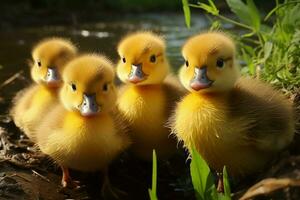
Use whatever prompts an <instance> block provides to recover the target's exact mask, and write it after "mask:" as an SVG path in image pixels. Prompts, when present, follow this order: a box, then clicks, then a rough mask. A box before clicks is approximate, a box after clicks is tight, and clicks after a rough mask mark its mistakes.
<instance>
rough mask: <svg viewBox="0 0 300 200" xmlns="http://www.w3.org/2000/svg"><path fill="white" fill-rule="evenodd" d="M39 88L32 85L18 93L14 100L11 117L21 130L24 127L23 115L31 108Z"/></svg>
mask: <svg viewBox="0 0 300 200" xmlns="http://www.w3.org/2000/svg"><path fill="white" fill-rule="evenodd" d="M38 88H39V86H38V85H31V86H30V87H28V88H25V89H24V90H21V91H20V92H18V93H17V94H16V96H15V97H14V98H13V100H12V103H13V106H12V108H11V110H10V116H11V117H12V118H13V120H14V122H15V124H16V126H18V127H19V128H21V129H22V127H23V126H24V124H23V122H22V115H23V113H24V112H25V111H26V110H27V109H28V108H29V107H30V105H31V100H32V96H33V95H34V94H35V93H36V91H37V90H38Z"/></svg>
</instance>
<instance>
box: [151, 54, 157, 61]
mask: <svg viewBox="0 0 300 200" xmlns="http://www.w3.org/2000/svg"><path fill="white" fill-rule="evenodd" d="M155 61H156V56H155V55H152V56H151V57H150V62H152V63H155Z"/></svg>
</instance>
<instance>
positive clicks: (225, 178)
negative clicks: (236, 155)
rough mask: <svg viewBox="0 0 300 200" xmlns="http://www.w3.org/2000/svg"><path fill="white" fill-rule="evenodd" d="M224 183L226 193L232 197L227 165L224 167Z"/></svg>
mask: <svg viewBox="0 0 300 200" xmlns="http://www.w3.org/2000/svg"><path fill="white" fill-rule="evenodd" d="M223 183H224V195H225V196H226V197H229V198H231V190H230V185H229V179H228V173H227V170H226V166H224V168H223Z"/></svg>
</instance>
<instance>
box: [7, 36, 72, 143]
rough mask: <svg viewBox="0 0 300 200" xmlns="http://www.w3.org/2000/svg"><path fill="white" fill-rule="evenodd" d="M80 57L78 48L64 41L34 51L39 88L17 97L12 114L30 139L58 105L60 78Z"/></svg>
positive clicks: (54, 40) (34, 76)
mask: <svg viewBox="0 0 300 200" xmlns="http://www.w3.org/2000/svg"><path fill="white" fill-rule="evenodd" d="M76 53H77V48H76V47H75V46H74V45H73V44H72V43H71V42H70V41H68V40H65V39H61V38H50V39H45V40H42V41H41V42H39V43H38V44H37V45H36V46H35V47H34V48H33V51H32V59H33V65H32V66H31V77H32V79H33V80H34V82H35V84H32V85H31V86H30V87H29V88H27V89H25V90H24V91H21V92H20V93H18V94H17V96H16V97H15V99H14V106H13V108H12V111H11V115H12V118H13V120H14V122H15V124H16V125H17V126H18V127H19V128H20V129H21V130H23V131H24V133H25V134H26V135H27V136H28V137H29V138H30V139H32V140H34V135H33V130H34V128H35V127H36V126H37V125H38V124H39V123H40V121H41V119H42V118H43V117H44V115H45V113H47V112H48V111H49V110H50V109H51V108H52V106H53V105H55V103H56V102H57V91H58V88H59V87H60V85H61V77H60V74H61V72H62V70H63V69H64V66H65V64H66V63H67V62H68V61H69V60H70V59H72V58H73V57H74V56H75V55H76Z"/></svg>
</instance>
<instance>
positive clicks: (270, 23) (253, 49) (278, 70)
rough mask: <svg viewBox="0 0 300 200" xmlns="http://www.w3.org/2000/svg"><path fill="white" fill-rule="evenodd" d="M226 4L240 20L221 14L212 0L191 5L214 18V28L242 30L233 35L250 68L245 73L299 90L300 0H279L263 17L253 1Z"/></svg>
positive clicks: (242, 57)
mask: <svg viewBox="0 0 300 200" xmlns="http://www.w3.org/2000/svg"><path fill="white" fill-rule="evenodd" d="M226 2H227V4H228V6H229V8H230V10H231V11H232V12H233V13H234V14H235V15H236V16H237V20H234V19H232V18H228V17H226V16H224V15H221V14H220V12H219V10H218V8H216V6H215V4H214V2H213V1H212V0H208V1H207V3H202V2H199V3H198V4H189V6H190V7H196V8H200V9H202V10H204V11H205V12H207V13H208V14H210V15H212V16H213V17H215V19H216V20H215V21H214V22H213V24H212V27H213V29H215V28H216V27H219V25H220V24H221V25H222V24H224V23H231V24H233V25H235V26H236V27H239V28H240V29H241V30H240V31H239V32H235V33H233V35H232V36H233V38H234V39H235V40H236V41H237V44H238V47H239V48H238V49H239V52H238V58H239V59H240V60H243V61H244V62H245V63H246V66H247V67H245V68H243V69H242V72H243V73H246V74H250V75H252V76H255V75H261V78H262V79H264V80H266V81H268V82H270V83H272V84H274V85H276V86H278V87H281V88H284V89H287V90H289V91H293V90H295V89H297V88H299V87H300V68H299V67H298V66H299V65H300V48H299V45H300V12H299V9H300V1H290V0H285V1H284V3H282V4H279V3H278V0H277V1H276V7H275V8H274V9H272V10H271V11H270V12H269V13H268V14H267V15H266V16H265V17H264V18H262V17H261V15H260V13H259V11H258V9H257V7H256V5H255V4H254V2H253V0H246V1H242V0H226ZM186 9H187V8H186ZM185 13H186V12H185ZM187 23H189V22H187ZM241 33H243V34H241ZM258 69H259V70H258Z"/></svg>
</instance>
